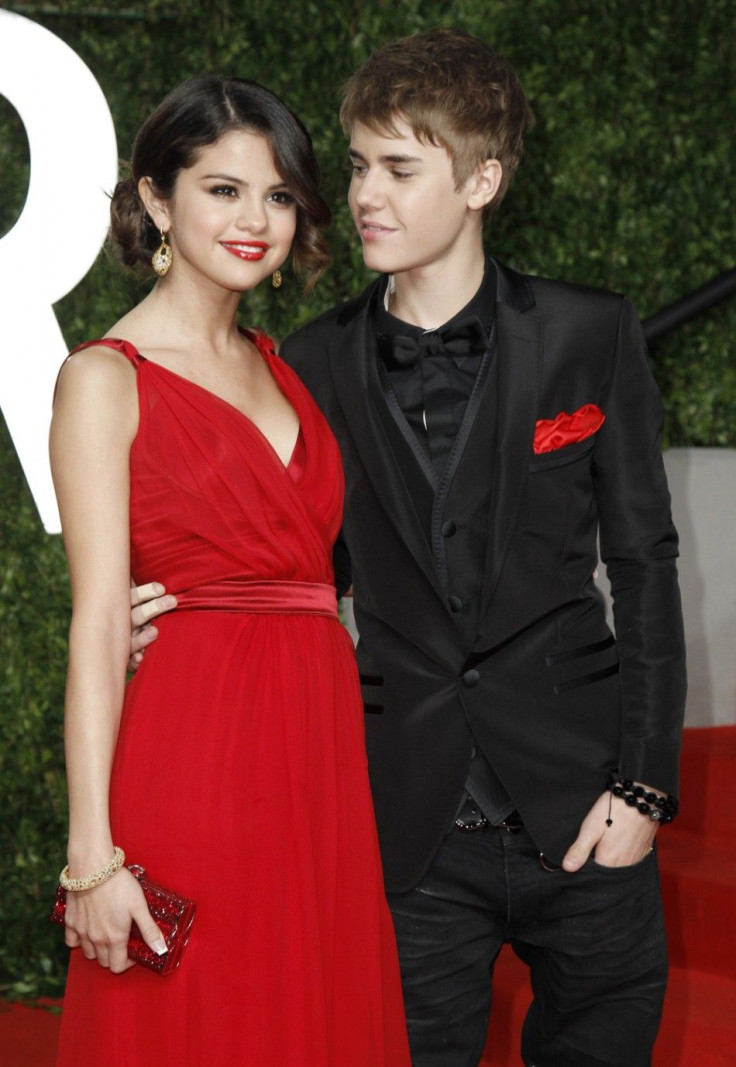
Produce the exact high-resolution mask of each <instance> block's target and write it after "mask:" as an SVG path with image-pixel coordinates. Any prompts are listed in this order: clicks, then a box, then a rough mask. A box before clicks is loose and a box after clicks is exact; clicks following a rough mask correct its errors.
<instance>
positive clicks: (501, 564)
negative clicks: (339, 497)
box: [152, 30, 685, 1067]
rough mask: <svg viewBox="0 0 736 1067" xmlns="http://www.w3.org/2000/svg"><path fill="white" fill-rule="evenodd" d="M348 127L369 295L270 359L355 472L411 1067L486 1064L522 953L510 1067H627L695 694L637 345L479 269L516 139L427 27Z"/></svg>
mask: <svg viewBox="0 0 736 1067" xmlns="http://www.w3.org/2000/svg"><path fill="white" fill-rule="evenodd" d="M341 118H342V121H343V125H344V128H345V131H346V133H347V134H348V136H349V138H350V155H351V159H352V162H353V177H352V181H351V185H350V195H349V201H350V206H351V210H352V213H353V217H354V220H355V224H356V227H357V229H358V232H359V234H360V237H361V240H362V243H363V251H364V256H365V261H366V263H367V264H368V266H369V267H371V268H373V269H375V270H376V271H379V272H380V275H381V276H380V277H379V279H378V280H377V281H375V282H374V283H373V284H372V285H371V286H369V288H368V289H367V290H366V291H365V292H364V293H362V294H361V295H360V296H359V297H357V298H356V299H354V300H352V301H349V302H348V303H347V304H345V305H343V306H342V307H339V308H336V309H334V310H333V311H331V312H329V313H328V314H326V315H324V316H322V317H321V318H320V319H318V320H317V321H316V322H313V323H312V324H310V325H308V326H307V327H305V328H304V329H302V330H300V331H299V332H298V333H297V334H295V335H294V336H292V337H291V338H289V339H288V340H287V341H286V342H285V344H284V346H283V350H282V355H283V357H284V358H285V360H286V361H287V362H288V363H290V364H291V365H292V366H293V367H294V368H295V369H296V371H297V372H298V373H299V375H300V376H301V377H302V378H303V380H304V381H305V383H306V384H307V386H308V387H309V388H310V390H311V391H312V393H313V394H314V396H315V398H316V399H317V401H318V403H319V404H320V406H321V408H322V410H323V411H324V413H325V415H326V417H327V419H328V421H329V423H330V425H331V427H332V429H333V431H334V433H335V434H336V436H337V439H338V441H339V442H340V445H341V448H342V454H343V461H344V465H345V473H346V502H345V519H344V528H343V540H342V542H341V544H340V546H338V547H339V551H338V552H337V553H336V564H337V566H336V570H337V577H338V587H339V588H340V589H341V591H345V590H347V588H348V586H352V589H353V592H354V597H355V600H354V604H355V616H356V621H357V625H358V630H359V633H360V642H359V645H358V662H359V666H360V671H361V676H362V680H363V682H364V697H365V703H366V734H367V746H368V755H369V765H370V771H371V781H372V787H373V794H374V800H375V807H376V816H377V820H378V827H379V834H380V838H381V843H382V851H383V860H384V869H385V876H386V887H387V893H388V898H389V902H390V904H391V908H392V912H393V915H394V921H395V926H396V934H397V939H398V944H399V952H400V956H401V961H402V972H403V980H404V992H405V1000H406V1009H407V1019H408V1025H409V1033H410V1040H411V1044H412V1055H413V1062H414V1063H415V1065H416V1067H472V1065H474V1064H476V1063H477V1062H478V1061H479V1059H480V1056H481V1053H482V1049H483V1046H484V1042H485V1035H486V1026H487V1020H488V1013H489V1010H490V991H491V982H490V975H491V972H492V968H493V961H494V959H495V957H496V954H497V953H498V951H499V949H500V947H501V945H502V944H503V943H504V942H510V943H511V944H512V945H513V947H514V949H515V951H516V952H517V954H518V955H519V956H520V957H521V958H522V959H523V960H525V961H526V962H527V963H528V964H529V967H530V968H531V977H532V984H533V988H534V1002H533V1004H532V1007H531V1009H530V1011H529V1014H528V1016H527V1019H526V1022H525V1025H524V1031H523V1037H522V1055H523V1058H524V1062H525V1064H527V1065H534V1067H549V1065H555V1067H603V1065H610V1067H614V1065H616V1067H624V1065H626V1067H644V1065H646V1064H648V1063H649V1062H650V1054H651V1048H652V1045H653V1043H654V1039H655V1037H656V1032H657V1028H658V1024H659V1018H660V1013H661V1005H662V998H663V995H664V988H665V982H666V970H667V965H666V950H665V941H664V929H663V922H662V912H661V902H660V897H659V886H658V875H657V867H656V855H655V853H654V851H653V844H654V836H655V832H656V830H657V828H658V824H659V822H660V821H667V820H668V819H669V818H670V817H671V815H672V814H673V813H674V810H675V808H676V801H675V799H674V798H675V796H676V794H677V760H678V751H679V742H680V732H681V726H682V716H683V704H684V693H685V675H684V648H683V633H682V622H681V612H680V601H679V593H678V586H677V573H676V565H675V558H676V556H677V536H676V532H675V529H674V527H673V525H672V521H671V517H670V503H669V495H668V491H667V486H666V480H665V475H664V469H663V465H662V460H661V455H660V428H661V421H662V411H661V404H660V400H659V397H658V393H657V389H656V387H655V385H654V382H653V380H652V378H651V375H650V372H649V369H648V366H647V359H646V350H645V345H644V340H643V336H642V331H641V328H640V325H639V323H638V321H637V318H636V315H635V313H634V311H633V309H632V306H631V304H630V303H629V302H628V300H626V299H625V298H623V297H621V296H619V295H617V294H614V293H609V292H604V291H601V290H594V289H588V288H583V287H580V286H574V285H568V284H564V283H559V282H552V281H548V280H544V279H541V278H535V277H530V276H524V275H520V274H517V273H516V272H515V271H513V270H510V269H509V268H507V267H504V266H502V265H501V264H500V263H498V262H496V261H495V260H494V259H492V258H490V257H487V256H486V254H485V253H484V250H483V241H482V228H483V222H484V220H485V218H486V217H487V216H488V214H489V213H490V212H491V211H493V210H495V209H496V208H497V207H498V205H499V204H500V202H501V199H502V197H503V195H504V193H505V191H506V188H507V187H508V184H509V182H510V180H511V177H512V175H513V172H514V170H515V168H516V165H517V163H518V161H519V158H520V156H521V152H522V145H523V139H524V134H525V132H526V130H527V128H528V126H529V124H530V121H531V113H530V110H529V108H528V105H527V103H526V100H525V98H524V94H523V92H522V90H521V87H520V85H519V82H518V79H517V77H516V74H515V73H514V71H513V70H512V68H511V67H510V66H509V64H508V63H506V62H505V61H504V60H503V59H501V58H500V57H498V56H497V55H496V54H495V53H494V52H493V51H492V50H491V49H490V48H488V47H487V46H486V45H485V44H483V43H482V42H480V41H478V40H477V39H475V38H473V37H470V36H469V35H467V34H464V33H459V32H456V31H452V30H437V31H431V32H428V33H423V34H418V35H416V36H413V37H410V38H406V39H404V40H402V41H398V42H395V43H393V44H391V45H389V46H387V47H386V48H383V49H381V50H380V51H379V52H377V53H376V54H375V55H374V56H372V57H371V58H370V59H369V60H368V61H367V62H366V63H365V64H364V65H363V66H362V67H361V68H360V69H359V70H358V71H357V73H356V74H355V75H354V76H353V78H352V79H351V80H350V81H349V83H348V85H347V89H346V94H345V99H344V103H343V107H342V112H341ZM598 537H600V549H601V555H602V558H603V559H604V561H605V562H606V564H607V567H608V576H609V578H610V581H611V586H612V592H613V597H614V616H615V626H616V635H617V636H616V638H615V639H614V637H613V636H612V635H611V633H610V631H609V629H608V627H607V625H606V620H605V610H604V605H603V602H602V598H601V595H600V593H599V592H598V590H597V589H596V586H595V582H594V578H593V573H594V570H595V567H596V564H597V560H598V548H597V539H598ZM152 610H153V611H154V612H155V610H156V608H153V609H152Z"/></svg>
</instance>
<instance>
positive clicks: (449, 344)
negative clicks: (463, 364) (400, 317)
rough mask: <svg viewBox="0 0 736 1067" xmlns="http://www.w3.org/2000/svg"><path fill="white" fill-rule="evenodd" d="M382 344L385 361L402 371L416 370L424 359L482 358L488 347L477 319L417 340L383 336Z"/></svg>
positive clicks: (424, 334) (486, 338)
mask: <svg viewBox="0 0 736 1067" xmlns="http://www.w3.org/2000/svg"><path fill="white" fill-rule="evenodd" d="M379 340H380V343H381V352H382V354H383V355H384V357H385V358H386V361H387V362H390V363H393V364H394V365H395V366H397V367H400V368H402V369H404V368H407V367H413V366H415V365H416V364H417V363H419V362H420V361H421V360H422V359H424V357H425V356H470V355H482V354H483V353H484V352H485V350H486V348H487V347H488V335H487V333H486V331H485V329H484V328H483V323H482V322H481V321H480V319H479V318H476V317H473V318H470V319H461V321H460V322H456V323H453V324H452V325H450V326H445V327H443V328H442V329H440V330H432V331H430V332H429V333H423V334H420V335H419V336H418V337H414V336H402V335H401V334H399V335H397V336H385V335H384V336H382V337H381V338H380V339H379Z"/></svg>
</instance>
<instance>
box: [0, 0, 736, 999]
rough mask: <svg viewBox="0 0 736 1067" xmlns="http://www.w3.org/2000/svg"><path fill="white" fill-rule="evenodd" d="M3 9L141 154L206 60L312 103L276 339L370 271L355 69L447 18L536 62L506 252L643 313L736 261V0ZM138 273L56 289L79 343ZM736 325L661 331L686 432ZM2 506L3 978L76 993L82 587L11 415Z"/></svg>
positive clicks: (270, 0)
mask: <svg viewBox="0 0 736 1067" xmlns="http://www.w3.org/2000/svg"><path fill="white" fill-rule="evenodd" d="M6 7H9V8H10V9H11V10H14V11H17V12H18V13H20V14H25V15H27V16H28V17H30V18H33V19H35V20H36V21H38V22H39V23H41V24H42V25H44V26H46V27H47V28H48V29H49V30H51V31H52V32H54V33H56V34H57V35H58V36H59V37H61V38H62V39H63V40H64V41H66V42H67V43H68V44H69V45H70V46H71V47H72V48H74V49H75V51H76V52H77V53H78V54H79V55H80V56H81V57H82V58H83V59H84V60H85V62H86V63H87V64H88V65H89V67H90V68H91V70H92V71H93V72H94V74H95V76H96V77H97V79H98V80H99V82H100V84H101V85H102V88H103V90H104V92H105V95H106V97H107V99H108V101H109V104H110V108H111V110H112V113H113V115H114V118H115V123H116V128H117V135H118V144H119V151H120V154H121V156H123V157H125V156H126V155H127V154H128V152H129V148H130V145H131V143H132V139H133V136H134V134H135V132H136V130H137V128H138V126H139V125H140V123H141V121H142V120H143V119H144V118H145V116H146V114H148V112H149V111H150V109H151V108H152V107H153V106H154V105H155V104H156V103H157V102H158V101H159V100H160V99H161V98H162V97H163V95H164V94H165V92H166V91H168V89H170V88H171V87H172V86H173V85H174V84H176V83H177V82H178V81H180V80H181V79H182V78H184V77H186V76H188V75H190V74H195V73H200V72H202V71H205V70H216V71H218V72H221V73H227V74H237V75H241V76H244V77H248V78H254V79H255V80H257V81H262V82H264V84H266V85H268V86H269V87H270V88H272V89H274V90H275V91H276V92H278V93H279V94H280V95H282V96H283V97H284V99H285V100H286V101H287V102H288V103H289V104H290V105H291V106H292V107H293V108H294V110H295V111H296V112H297V113H298V114H299V115H300V116H301V117H302V119H303V120H304V122H305V124H306V125H307V127H308V128H309V130H310V131H311V133H312V136H313V138H314V142H315V147H316V150H317V154H318V157H319V159H320V162H321V166H322V170H323V177H324V188H325V192H326V195H327V198H328V199H329V200H330V201H331V203H333V205H334V206H335V222H334V225H333V232H332V246H333V256H334V258H333V264H332V267H331V269H330V271H329V273H328V274H327V276H326V277H325V279H324V280H323V282H322V283H321V284H320V286H319V287H318V289H317V292H316V293H315V294H314V296H313V297H312V298H311V299H310V300H309V301H305V300H303V299H302V298H301V297H300V293H299V285H298V283H297V281H296V280H295V279H294V278H293V277H292V276H291V275H290V274H289V273H288V272H287V273H286V275H285V284H284V287H283V288H282V289H280V290H279V291H278V292H276V291H274V290H272V289H271V288H270V286H263V287H262V288H261V289H260V290H258V291H257V292H255V293H253V294H249V295H248V296H247V298H245V299H244V302H243V309H242V321H243V322H244V323H246V324H247V323H257V324H261V325H264V326H265V327H266V328H268V329H269V331H270V332H271V333H273V334H274V335H275V336H276V337H283V336H285V335H286V334H287V333H289V332H290V331H291V330H293V329H294V328H295V327H296V326H298V325H300V324H302V323H303V322H305V321H307V320H308V319H309V318H311V317H312V316H314V315H316V314H318V313H319V312H321V311H323V310H325V309H326V308H328V307H330V306H331V305H333V304H335V303H337V302H338V301H340V300H343V299H345V298H346V297H347V296H349V295H351V294H352V293H354V292H356V291H357V290H358V289H359V288H360V287H361V286H362V285H363V284H364V282H365V281H366V280H367V274H366V272H365V270H364V268H363V266H362V262H361V256H360V249H359V247H358V244H357V242H356V241H355V239H354V237H353V231H352V223H351V221H350V219H349V215H348V212H347V209H346V206H345V190H346V187H347V166H346V164H347V157H346V153H345V145H344V140H343V136H342V133H341V131H340V129H339V125H338V122H337V108H338V99H339V87H340V85H341V83H342V82H343V81H344V80H345V79H346V78H347V77H348V75H349V74H350V72H351V71H352V70H353V69H354V67H355V66H356V65H357V64H358V63H360V62H361V61H362V60H363V59H365V58H366V56H367V55H368V54H369V53H370V52H371V51H372V50H373V49H374V48H375V47H377V46H379V45H381V44H384V43H385V42H386V41H388V40H389V39H391V38H394V37H397V36H401V35H403V34H407V33H412V32H415V31H417V30H422V29H427V28H429V27H432V26H437V25H455V26H459V27H462V28H464V29H467V30H469V31H470V32H472V33H475V34H478V35H479V36H481V37H484V38H485V39H487V40H489V41H491V42H493V43H495V45H496V47H497V48H498V49H499V51H501V52H502V53H504V54H505V55H507V56H508V57H509V58H510V59H511V60H512V62H513V63H514V64H515V65H516V67H517V69H518V70H519V73H520V75H521V77H522V80H523V82H524V84H525V86H526V88H527V91H528V93H529V95H530V98H531V101H532V105H533V107H534V111H535V114H536V118H537V124H536V127H535V129H534V130H533V131H532V133H531V134H530V136H529V139H528V148H527V152H526V156H525V158H524V160H523V161H522V165H521V168H520V172H519V174H518V175H517V177H516V178H515V180H514V183H513V185H512V187H511V190H510V193H509V195H508V197H507V199H506V202H505V203H504V205H503V207H502V209H501V211H500V212H499V215H498V217H497V218H494V219H493V221H492V224H491V227H490V230H489V234H488V244H489V248H491V249H492V250H493V252H494V254H495V255H497V256H498V257H499V258H500V259H502V260H503V261H505V262H508V263H510V264H511V265H513V266H515V267H517V268H519V269H522V270H528V271H531V272H534V273H538V274H544V275H551V276H553V277H561V278H566V279H568V280H570V281H575V282H584V283H586V284H592V285H605V286H608V287H611V288H614V289H618V290H620V291H625V292H626V293H628V294H629V295H630V296H631V297H632V298H633V299H634V300H635V302H636V304H637V306H638V308H639V311H640V314H642V316H646V315H650V314H653V313H654V312H655V311H657V310H659V308H661V307H662V306H664V305H666V304H669V303H671V302H672V301H674V300H676V299H677V298H678V297H680V296H682V295H684V294H685V293H687V292H689V291H691V290H692V289H694V288H696V287H698V286H700V285H702V284H703V283H704V282H705V281H707V280H708V279H709V278H711V277H713V276H714V275H716V274H719V273H720V272H721V271H724V270H726V269H728V268H730V267H733V266H734V251H733V249H734V242H733V232H732V221H731V220H732V207H731V203H730V200H731V198H732V191H731V182H732V180H733V179H732V174H733V163H734V158H733V153H734V149H733V138H732V136H731V133H730V127H731V122H732V116H733V114H734V113H735V112H736V77H734V74H735V73H736V72H735V71H734V66H735V62H734V61H735V58H736V36H735V35H734V34H733V14H734V5H733V0H710V2H709V3H708V4H695V3H679V4H667V3H663V2H662V0H640V2H639V3H636V4H633V3H626V2H625V0H422V2H421V3H420V2H419V0H404V2H403V3H401V4H396V3H395V2H392V3H389V2H388V0H293V2H286V3H285V2H283V0H278V2H276V0H258V2H257V3H256V0H237V2H235V0H218V2H215V0H176V2H175V0H146V2H145V3H144V2H142V0H129V2H124V3H123V4H121V5H119V6H117V7H116V8H106V7H104V6H103V5H101V4H99V3H98V2H97V0H91V2H90V0H56V3H54V4H50V5H49V4H43V5H42V4H35V3H15V4H13V3H11V4H8V5H6ZM34 76H35V77H42V76H43V72H42V71H38V70H36V71H34ZM50 91H53V86H51V87H50ZM59 165H60V166H73V165H74V161H73V160H60V161H59ZM0 183H1V184H0V190H1V193H2V195H0V234H2V233H5V232H7V230H8V229H9V228H10V226H11V225H12V224H13V222H14V221H15V220H16V219H17V217H18V215H19V214H20V211H21V209H22V205H23V202H24V200H25V195H26V189H27V184H28V146H27V143H26V139H25V135H24V132H23V128H22V124H21V122H20V119H19V118H18V116H17V115H16V114H15V112H14V111H13V109H12V108H11V107H10V106H9V105H8V104H7V102H6V101H4V100H3V99H2V98H0ZM29 284H32V279H29ZM142 291H143V288H142V283H141V282H139V281H137V280H136V279H135V278H133V277H132V276H131V275H129V274H126V273H125V272H124V271H123V270H122V268H121V267H120V266H119V265H118V264H117V261H116V260H115V258H114V256H113V255H112V253H110V252H108V251H105V252H103V253H102V254H101V255H100V257H99V259H98V262H97V263H96V265H95V267H94V268H93V270H92V271H90V273H89V274H88V276H87V277H86V278H85V279H84V280H83V282H81V283H80V285H79V286H77V288H76V289H75V290H74V291H73V292H72V293H70V294H69V295H68V296H67V297H65V298H64V299H63V300H62V301H61V302H60V304H59V305H58V306H57V307H56V312H57V315H58V317H59V320H60V323H61V326H62V329H63V331H64V335H65V337H66V340H67V342H68V344H69V347H72V346H73V345H75V344H77V343H79V342H80V341H82V340H85V339H87V338H90V337H94V336H99V335H100V334H101V333H102V332H104V331H106V330H107V329H108V328H109V327H110V325H111V324H112V323H113V322H115V320H116V319H118V318H119V317H120V315H122V314H123V313H124V312H125V311H126V309H127V308H128V307H129V306H130V305H131V303H132V302H133V301H135V300H136V299H138V298H139V297H140V295H141V293H142ZM29 329H32V323H29ZM734 336H736V301H731V302H730V303H728V304H724V305H722V306H721V307H720V308H717V309H715V310H713V311H711V312H709V313H708V314H706V315H704V316H702V317H701V318H700V319H698V320H696V321H695V322H693V323H692V324H690V325H689V326H688V327H686V328H685V329H683V330H681V331H679V332H678V333H677V334H674V335H671V336H669V337H667V338H665V339H663V340H662V341H661V342H659V343H658V344H657V345H656V347H655V348H654V350H653V353H652V355H653V366H654V371H655V374H656V376H657V378H658V380H659V383H660V386H661V387H662V390H663V394H664V398H665V405H666V410H667V415H668V419H667V435H668V441H669V443H671V444H676V445H692V444H698V445H731V446H733V445H734V425H736V367H734V360H733V354H732V343H733V342H732V338H733V337H734ZM3 358H5V359H7V358H12V354H9V353H4V354H3ZM0 505H1V511H0V522H1V523H2V538H1V540H0V613H1V616H2V633H1V635H0V662H1V663H2V667H1V668H0V730H1V731H2V738H3V747H2V753H1V754H0V775H1V777H2V796H3V811H2V816H1V819H0V827H1V830H2V836H1V838H0V864H1V866H0V879H1V881H2V885H3V893H2V895H1V896H0V922H1V923H2V926H3V930H4V934H5V937H4V938H3V939H2V941H0V991H2V992H3V993H4V994H10V995H17V996H22V995H29V994H38V993H53V992H55V991H58V989H59V988H60V983H61V981H62V976H63V967H64V956H65V953H64V950H63V947H62V945H61V938H60V936H59V931H58V930H55V929H52V928H51V927H50V925H48V924H47V922H46V918H47V913H48V910H49V907H50V902H51V898H52V895H53V887H54V883H55V879H56V873H57V870H58V869H59V868H60V867H61V865H62V864H63V862H64V859H63V855H64V841H65V827H64V822H65V810H64V805H65V801H64V787H63V776H62V769H61V768H62V744H61V719H62V704H63V686H64V669H65V637H66V627H67V623H68V596H67V585H66V576H65V566H64V561H63V550H62V547H61V544H60V541H59V539H58V538H48V537H46V535H45V534H44V533H43V531H42V530H41V527H40V524H39V522H38V518H37V516H36V513H35V510H34V507H33V504H32V502H31V499H30V495H29V492H28V489H27V486H26V484H25V481H24V479H23V475H22V473H21V471H20V467H19V464H18V462H17V458H16V456H15V453H14V451H13V448H12V444H11V443H10V440H9V438H8V436H7V434H6V433H5V431H4V428H3V430H2V433H1V434H0Z"/></svg>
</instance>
